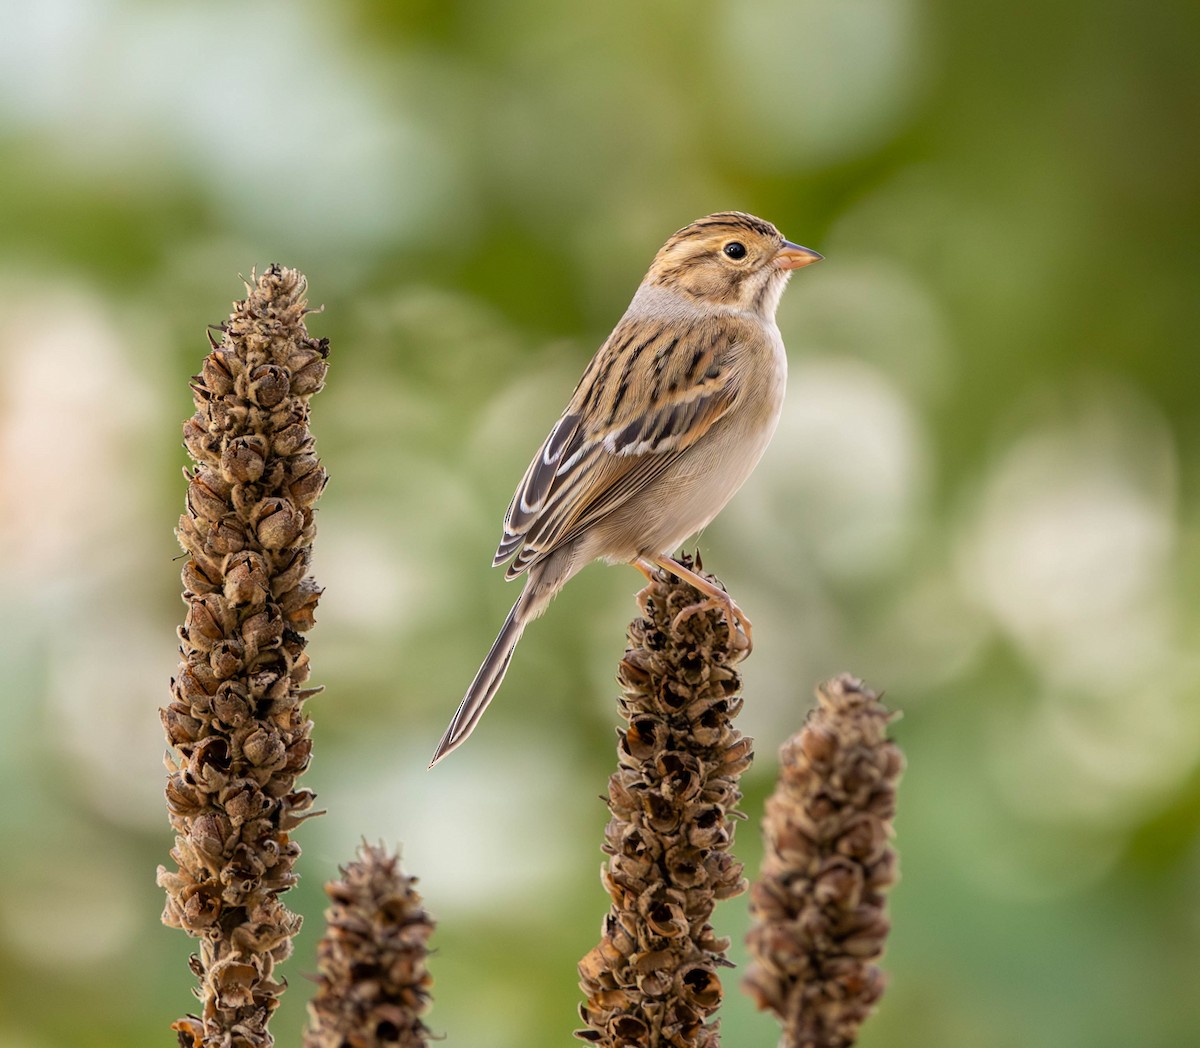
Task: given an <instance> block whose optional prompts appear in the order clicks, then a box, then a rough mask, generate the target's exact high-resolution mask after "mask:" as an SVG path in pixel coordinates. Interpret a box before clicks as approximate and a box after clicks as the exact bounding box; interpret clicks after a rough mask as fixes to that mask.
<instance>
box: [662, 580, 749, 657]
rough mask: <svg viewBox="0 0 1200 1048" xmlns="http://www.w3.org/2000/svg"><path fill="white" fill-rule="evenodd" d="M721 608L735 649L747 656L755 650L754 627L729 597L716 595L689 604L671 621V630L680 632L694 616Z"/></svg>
mask: <svg viewBox="0 0 1200 1048" xmlns="http://www.w3.org/2000/svg"><path fill="white" fill-rule="evenodd" d="M714 608H719V609H720V610H721V611H723V612H724V613H725V621H726V622H727V623H728V624H729V639H730V642H731V643H733V645H734V647H736V648H739V649H742V650H744V651H745V652H746V654H747V655H749V654H750V652H751V651H753V649H754V627H753V625H752V624H751V622H750V620H749V619H748V618H746V613H745V612H744V611H742V609H741V608H739V607H738V606H737V605H736V604H735V603H734V602H733V599H732V598H731V597H729V596H728V595H725V594H722V595H720V596H717V595H714V596H711V597H706V598H705V599H704V600H699V601H697V602H696V603H695V604H689V605H688V606H687V607H686V608H684V609H683V610H682V611H681V612H679V614H677V615H676V616H675V618H674V619H672V620H671V629H673V630H678V629H679V627H680V626H681V625H682V624H683V623H685V622H687V620H688V619H690V618H691V617H692V616H693V615H700V614H702V613H703V612H706V611H711V610H712V609H714Z"/></svg>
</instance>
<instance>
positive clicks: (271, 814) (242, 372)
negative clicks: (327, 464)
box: [158, 266, 328, 1048]
mask: <svg viewBox="0 0 1200 1048" xmlns="http://www.w3.org/2000/svg"><path fill="white" fill-rule="evenodd" d="M252 280H253V277H252ZM246 290H247V297H246V299H245V301H243V302H239V303H237V304H236V306H235V307H234V311H233V314H232V315H231V316H230V318H229V320H228V321H227V322H226V323H225V324H223V325H222V326H221V329H220V330H221V331H222V333H223V335H224V338H223V339H222V341H221V343H220V345H218V344H216V343H215V342H214V343H213V350H212V352H211V353H210V354H209V355H208V356H207V357H206V358H205V360H204V365H203V368H202V370H201V372H200V374H199V375H197V376H196V377H195V378H194V379H193V380H192V390H193V393H194V400H195V404H196V413H195V414H194V415H193V416H192V417H191V418H190V419H188V421H187V422H185V423H184V426H183V438H184V443H185V444H186V446H187V449H188V452H189V454H190V455H191V457H192V459H193V460H194V461H195V463H196V468H195V469H194V470H191V471H189V472H188V474H187V476H188V492H187V512H186V513H185V514H184V515H183V516H182V517H181V518H180V520H179V530H178V532H177V535H178V537H179V542H180V544H181V545H182V546H183V548H184V550H185V552H186V553H187V554H188V560H187V563H186V564H185V565H184V567H183V588H184V593H183V598H184V602H185V603H186V604H187V606H188V611H187V617H186V620H185V623H184V625H183V627H182V628H181V629H180V631H179V639H180V654H181V656H182V662H181V663H180V666H179V671H178V675H177V676H176V677H175V679H174V680H173V681H172V683H171V690H172V694H173V701H172V702H171V704H170V705H169V706H167V708H166V709H164V710H162V711H161V713H162V721H163V727H164V729H165V730H166V736H167V742H168V743H169V744H170V746H171V747H172V749H173V756H172V755H170V754H169V755H168V757H167V770H168V780H167V808H168V813H169V816H170V820H171V826H172V827H173V828H174V830H175V832H176V838H175V847H174V848H173V849H172V850H171V858H172V859H173V860H174V861H175V864H176V865H177V867H178V872H171V871H169V870H167V869H166V868H165V867H161V866H160V867H159V871H158V883H159V884H160V885H161V886H162V887H163V888H164V889H166V893H167V904H166V909H165V910H164V911H163V921H164V923H166V924H169V925H171V926H173V927H177V928H182V929H184V930H185V931H186V932H187V933H188V934H189V935H192V936H194V937H195V938H197V939H199V940H200V952H199V954H198V955H197V956H194V957H193V958H192V961H191V968H192V971H193V972H194V973H195V974H196V976H197V977H198V978H199V980H200V987H199V990H198V996H199V997H200V999H201V1001H202V1002H203V1011H202V1014H201V1015H200V1016H188V1017H187V1018H184V1019H181V1020H179V1021H178V1022H177V1023H175V1025H174V1029H175V1030H176V1031H177V1032H178V1034H179V1040H180V1044H181V1045H188V1046H192V1045H194V1046H200V1045H204V1046H213V1048H215V1046H217V1045H220V1046H222V1048H260V1046H265V1045H270V1044H271V1043H272V1038H271V1036H270V1034H269V1033H268V1032H267V1021H268V1019H269V1017H270V1015H271V1012H272V1011H273V1010H274V1009H275V1007H276V1005H277V1004H278V997H279V994H280V993H282V991H283V984H282V983H281V982H278V981H276V980H275V978H274V967H275V964H276V963H277V962H279V961H282V960H283V959H284V958H286V957H287V956H288V955H289V954H290V953H291V949H292V937H293V936H294V935H295V934H296V932H297V931H298V930H299V927H300V918H299V917H298V916H297V915H296V914H294V913H292V912H291V911H289V910H288V909H287V908H286V907H285V906H284V905H283V904H282V903H281V902H280V901H279V896H280V895H281V894H282V893H283V892H285V891H287V890H288V889H289V888H290V887H292V885H293V884H295V882H296V875H295V873H294V872H293V869H292V867H293V864H294V863H295V861H296V858H297V856H298V855H299V854H300V849H299V847H298V846H297V845H296V844H295V842H294V841H292V839H291V832H292V831H293V830H294V829H295V828H296V827H297V826H298V825H299V824H300V822H301V821H302V820H303V819H304V818H305V817H307V816H308V815H310V814H312V803H313V799H314V796H313V794H312V792H311V791H309V790H304V789H297V788H296V779H297V777H298V776H299V775H300V773H301V772H303V771H304V769H305V768H306V767H307V766H308V761H309V754H310V751H311V747H312V743H311V741H310V738H309V729H310V726H311V723H310V721H309V720H308V718H307V717H306V715H305V713H304V708H303V704H304V700H305V699H306V698H308V697H309V696H310V695H312V694H315V690H307V691H306V690H304V689H303V688H302V685H303V684H304V682H305V681H306V680H307V678H308V656H307V655H306V654H305V653H304V646H305V640H304V638H303V637H302V636H301V632H302V631H304V630H307V629H309V628H311V627H312V625H313V611H314V609H315V608H316V604H317V598H318V596H319V595H320V590H319V589H318V588H317V586H316V584H315V582H314V581H313V580H312V579H311V578H310V577H309V576H308V565H309V558H310V555H311V548H312V540H313V534H314V530H315V529H314V526H313V505H314V503H315V502H316V501H317V497H318V496H319V495H320V494H321V489H322V488H323V487H324V486H325V471H324V470H323V469H322V468H321V464H320V462H319V461H318V460H317V457H316V455H315V454H314V453H313V438H312V436H311V435H310V433H309V430H308V400H309V397H311V396H312V394H313V393H316V392H317V391H318V390H320V388H321V384H322V382H323V381H324V378H325V370H326V366H327V365H326V363H325V358H326V356H327V355H328V345H327V343H326V342H325V341H324V340H321V341H317V340H315V339H312V338H309V336H308V332H307V331H306V330H305V327H304V315H305V313H306V312H307V309H306V304H305V300H304V291H305V281H304V277H303V276H302V275H301V274H300V273H298V272H297V271H295V270H291V269H283V268H281V267H279V266H271V267H270V268H269V269H268V270H267V271H266V272H265V273H263V275H262V276H261V277H260V278H258V279H257V280H253V283H252V284H247V287H246ZM210 340H211V339H210Z"/></svg>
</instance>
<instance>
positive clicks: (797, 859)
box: [744, 676, 904, 1048]
mask: <svg viewBox="0 0 1200 1048" xmlns="http://www.w3.org/2000/svg"><path fill="white" fill-rule="evenodd" d="M817 699H818V705H817V708H816V709H814V710H813V711H812V713H810V714H809V718H808V722H807V723H806V724H805V726H804V728H803V730H802V731H801V732H799V734H797V735H794V736H793V737H792V738H791V739H789V740H788V742H786V743H785V744H784V746H783V749H782V750H781V751H780V762H781V769H780V778H779V785H778V787H777V789H776V791H775V793H774V794H773V795H772V796H771V798H770V800H768V801H767V811H766V817H765V820H764V829H763V833H764V837H765V839H766V855H765V858H764V859H763V868H762V873H761V875H760V877H759V879H758V880H757V881H756V882H755V883H754V885H753V886H752V887H751V890H750V909H751V913H752V915H753V918H754V924H753V927H752V928H751V930H750V934H749V935H748V937H747V944H748V945H749V947H750V952H751V954H752V955H753V957H754V958H755V961H754V964H753V965H752V966H751V968H750V971H749V973H748V974H747V976H746V979H745V983H744V986H745V989H746V990H747V992H748V993H749V994H750V995H751V997H753V998H754V1001H755V1003H756V1004H757V1005H758V1007H759V1008H762V1009H769V1010H770V1011H773V1012H774V1013H775V1014H776V1015H777V1016H778V1017H779V1019H780V1022H781V1024H782V1025H783V1040H782V1041H781V1044H782V1045H783V1046H784V1048H849V1046H850V1045H852V1044H854V1043H855V1041H856V1040H857V1038H858V1030H859V1027H860V1025H861V1024H862V1022H863V1020H864V1019H865V1018H866V1017H867V1016H868V1015H869V1014H870V1013H871V1011H872V1010H873V1008H874V1006H875V1003H876V1001H878V1000H879V997H880V995H881V994H882V993H883V986H884V979H883V974H882V972H880V970H879V968H878V967H876V966H875V965H874V964H873V963H871V962H873V961H876V960H878V959H879V957H880V955H881V954H882V953H883V946H884V941H885V939H886V937H887V933H888V921H887V915H886V912H885V902H886V898H885V892H886V890H887V889H888V888H889V887H890V886H891V885H892V883H893V882H894V881H895V879H896V855H895V852H894V851H893V850H892V848H891V845H890V840H891V836H892V826H891V818H892V814H893V812H894V811H895V801H896V782H897V780H898V778H899V776H900V772H901V770H902V768H903V765H904V761H903V757H902V756H901V754H900V751H899V749H898V748H897V747H896V745H895V744H894V743H892V742H890V741H889V740H888V738H887V725H888V722H889V721H890V720H891V719H892V714H891V713H889V711H888V710H887V708H886V707H885V706H884V705H883V704H882V703H881V702H880V701H879V699H878V697H877V696H876V695H875V693H874V692H872V691H870V690H868V689H866V688H864V687H863V685H862V683H861V682H860V681H857V680H855V679H854V678H852V677H848V676H841V677H837V678H835V679H833V680H831V681H828V682H827V683H825V684H823V685H821V687H820V688H818V689H817Z"/></svg>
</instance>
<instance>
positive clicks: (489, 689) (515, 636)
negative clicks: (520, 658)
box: [429, 593, 530, 768]
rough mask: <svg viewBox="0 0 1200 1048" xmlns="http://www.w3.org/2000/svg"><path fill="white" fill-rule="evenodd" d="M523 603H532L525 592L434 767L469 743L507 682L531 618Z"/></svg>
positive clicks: (440, 746) (439, 747)
mask: <svg viewBox="0 0 1200 1048" xmlns="http://www.w3.org/2000/svg"><path fill="white" fill-rule="evenodd" d="M522 601H526V602H528V597H527V596H526V594H524V593H523V594H521V596H520V597H518V598H517V602H516V604H514V605H513V606H512V611H510V612H509V613H508V618H506V619H505V620H504V625H503V626H501V627H500V635H499V636H498V637H497V638H496V642H495V643H494V644H493V645H492V650H491V651H489V652H488V653H487V658H486V659H484V660H483V665H482V666H480V667H479V672H478V673H476V674H475V679H474V680H473V681H471V686H470V687H469V688H468V689H467V694H466V697H465V698H464V699H463V700H462V702H461V703H459V706H458V710H457V711H456V712H455V714H454V717H453V718H452V719H451V721H450V727H448V728H447V729H446V734H445V735H443V736H442V741H441V742H439V743H438V745H437V749H436V750H435V751H434V754H433V760H431V761H430V762H429V766H430V767H431V768H432V767H433V766H434V765H435V764H437V762H438V761H440V760H441V759H442V758H443V757H444V756H446V754H447V753H449V752H450V751H451V750H454V749H457V748H458V747H459V746H461V745H462V744H463V743H464V742H466V741H467V736H468V735H470V734H471V732H473V731H474V730H475V725H476V724H478V723H479V718H480V717H482V716H483V711H484V710H486V709H487V708H488V703H490V702H491V701H492V698H493V697H494V696H495V694H496V692H497V691H498V690H499V688H500V682H501V681H502V680H504V674H505V672H506V671H507V670H508V664H509V662H510V661H511V660H512V653H513V649H514V648H515V647H516V646H517V641H519V640H520V639H521V634H522V633H524V632H525V624H526V623H527V622H528V621H529V618H530V616H528V615H526V614H524V613H523V611H522V610H520V609H521V608H522Z"/></svg>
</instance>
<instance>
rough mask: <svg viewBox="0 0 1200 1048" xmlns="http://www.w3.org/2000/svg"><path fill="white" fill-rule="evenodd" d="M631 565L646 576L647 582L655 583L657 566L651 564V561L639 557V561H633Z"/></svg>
mask: <svg viewBox="0 0 1200 1048" xmlns="http://www.w3.org/2000/svg"><path fill="white" fill-rule="evenodd" d="M629 563H630V564H631V565H632V566H633V567H635V568H637V569H638V571H640V572H641V573H642V574H643V575H645V576H646V581H647V582H653V581H654V567H655V566H654V565H653V564H651V563H650V561H648V560H645V559H644V558H642V557H638V559H637V560H631V561H630V562H629Z"/></svg>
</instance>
